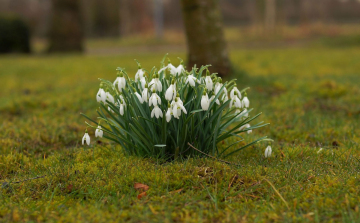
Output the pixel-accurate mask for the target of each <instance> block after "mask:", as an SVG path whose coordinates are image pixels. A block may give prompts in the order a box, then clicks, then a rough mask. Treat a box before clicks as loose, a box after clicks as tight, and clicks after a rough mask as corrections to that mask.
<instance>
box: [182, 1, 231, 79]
mask: <svg viewBox="0 0 360 223" xmlns="http://www.w3.org/2000/svg"><path fill="white" fill-rule="evenodd" d="M181 4H182V11H183V17H184V24H185V31H186V39H187V46H188V67H193V66H194V64H196V65H197V66H198V67H200V66H201V65H204V64H211V65H212V66H211V67H210V70H213V71H214V72H218V73H219V75H220V76H226V75H227V74H228V73H229V72H230V69H231V66H230V60H229V56H228V52H227V48H226V43H225V38H224V32H223V24H222V18H221V11H220V5H219V1H218V0H181Z"/></svg>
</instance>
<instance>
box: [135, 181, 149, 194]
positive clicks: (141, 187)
mask: <svg viewBox="0 0 360 223" xmlns="http://www.w3.org/2000/svg"><path fill="white" fill-rule="evenodd" d="M134 188H135V190H138V191H142V192H144V191H147V190H149V186H148V185H145V184H141V183H135V184H134Z"/></svg>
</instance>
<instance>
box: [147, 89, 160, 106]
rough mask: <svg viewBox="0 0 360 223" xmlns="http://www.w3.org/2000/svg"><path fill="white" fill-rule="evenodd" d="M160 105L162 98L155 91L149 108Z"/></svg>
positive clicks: (150, 99)
mask: <svg viewBox="0 0 360 223" xmlns="http://www.w3.org/2000/svg"><path fill="white" fill-rule="evenodd" d="M158 104H159V105H161V98H160V97H159V96H158V95H157V94H156V93H155V91H154V92H153V93H152V95H151V97H150V98H149V106H151V105H153V106H157V105H158Z"/></svg>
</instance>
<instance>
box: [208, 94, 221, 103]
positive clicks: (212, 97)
mask: <svg viewBox="0 0 360 223" xmlns="http://www.w3.org/2000/svg"><path fill="white" fill-rule="evenodd" d="M214 99H215V95H213V96H211V98H210V102H212V101H213V100H214ZM215 103H216V104H218V105H220V101H219V99H216V101H215Z"/></svg>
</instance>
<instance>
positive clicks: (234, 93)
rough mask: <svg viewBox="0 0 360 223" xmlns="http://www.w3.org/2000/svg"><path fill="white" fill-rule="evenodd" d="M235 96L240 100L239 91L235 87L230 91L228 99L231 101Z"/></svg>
mask: <svg viewBox="0 0 360 223" xmlns="http://www.w3.org/2000/svg"><path fill="white" fill-rule="evenodd" d="M235 95H237V96H238V97H239V98H241V93H240V91H239V89H238V88H237V87H234V88H233V89H232V90H231V91H230V98H231V99H232V98H233V97H234V96H235Z"/></svg>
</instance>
